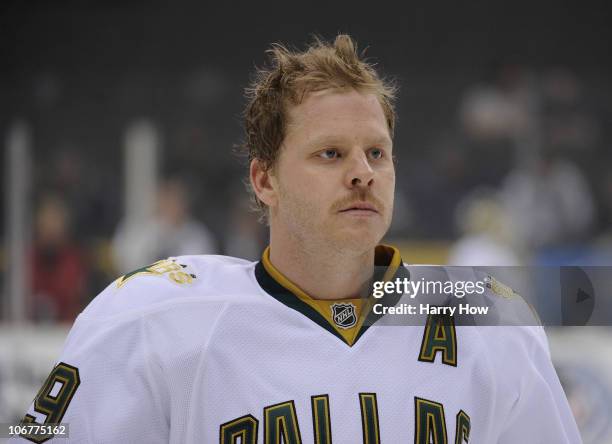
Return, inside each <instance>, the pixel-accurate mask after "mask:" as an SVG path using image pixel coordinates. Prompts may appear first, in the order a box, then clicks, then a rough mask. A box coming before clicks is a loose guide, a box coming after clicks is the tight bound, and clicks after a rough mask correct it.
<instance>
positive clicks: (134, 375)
mask: <svg viewBox="0 0 612 444" xmlns="http://www.w3.org/2000/svg"><path fill="white" fill-rule="evenodd" d="M377 253H380V254H379V256H380V257H384V256H387V259H386V263H387V265H390V266H391V267H390V270H393V267H398V266H399V270H403V269H404V268H403V267H402V266H401V262H400V258H399V254H398V252H397V250H392V249H389V248H388V247H378V250H377ZM364 304H367V302H363V301H361V300H351V301H315V300H313V299H310V298H309V297H308V295H305V294H304V293H303V292H302V291H301V290H300V289H299V288H298V287H297V286H295V285H294V284H292V283H291V282H289V281H288V280H287V279H286V278H284V277H283V276H282V275H281V274H280V273H279V272H278V271H277V270H276V269H275V268H274V266H273V265H272V264H271V263H270V262H269V259H268V256H267V253H265V254H264V257H263V258H262V261H260V262H256V263H252V262H247V261H244V260H240V259H236V258H231V257H223V256H183V257H177V258H172V259H169V260H165V261H159V262H157V263H155V264H153V265H152V266H149V267H145V268H142V269H140V270H136V271H135V272H133V273H130V274H128V275H126V276H123V277H122V278H120V279H118V280H117V281H116V282H114V283H112V284H111V285H110V286H109V287H108V288H106V289H105V290H104V291H103V292H102V293H101V294H100V295H98V296H97V297H96V298H95V299H94V300H93V302H92V303H91V304H90V305H89V306H88V307H87V308H86V309H85V310H84V311H83V313H81V315H80V316H79V317H78V318H77V320H76V322H75V324H74V326H73V328H72V330H71V332H70V334H69V336H68V338H67V340H66V343H65V346H64V349H63V352H62V353H61V357H60V358H59V360H58V362H57V365H56V366H55V368H54V369H53V371H52V373H51V375H50V377H49V379H47V381H46V382H45V384H44V385H43V387H42V388H41V390H40V392H39V393H38V394H37V396H36V399H35V401H34V403H33V405H32V406H30V408H29V411H28V413H27V415H26V419H25V421H26V422H36V423H40V424H43V423H45V422H46V423H66V424H68V425H69V438H67V439H59V438H55V439H51V440H52V441H53V442H58V443H67V442H70V443H81V444H82V443H113V444H116V443H147V444H154V443H177V444H178V443H221V444H236V443H241V444H253V443H265V444H268V443H274V444H279V443H281V442H282V443H285V444H289V443H291V444H294V443H315V444H331V443H332V442H333V443H335V444H341V443H346V444H356V443H364V444H375V443H385V444H399V443H412V442H414V443H416V444H421V443H423V444H425V443H428V444H429V443H438V444H441V443H456V444H459V443H464V442H469V443H470V444H472V443H476V444H492V443H499V444H508V443H543V444H562V443H572V444H574V443H579V442H581V439H580V437H579V435H578V431H577V428H576V424H575V422H574V419H573V417H572V414H571V412H570V410H569V407H568V404H567V400H566V398H565V395H564V393H563V391H562V388H561V386H560V384H559V380H558V378H557V375H556V373H555V371H554V369H553V366H552V364H551V361H550V356H549V352H548V346H547V342H546V338H545V336H544V333H543V330H542V329H541V328H540V327H460V326H457V327H456V328H452V329H451V330H445V329H444V328H443V327H440V328H441V329H440V330H439V332H437V333H435V334H434V335H433V336H431V334H430V333H428V332H427V330H428V328H429V327H431V325H429V324H428V326H427V327H425V326H410V327H406V326H404V327H390V326H377V325H376V323H374V325H371V326H370V324H371V323H372V322H364V317H365V316H366V314H365V307H364ZM347 307H350V309H347ZM374 321H375V319H374ZM430 330H431V329H430ZM438 333H439V334H438ZM430 340H433V341H434V342H432V343H429V342H428V341H430ZM435 341H439V342H435ZM440 341H441V342H440ZM49 438H51V437H50V436H49V437H46V438H44V437H43V438H40V437H39V438H35V437H30V440H33V441H35V442H44V441H48V440H49ZM21 439H22V438H17V439H15V441H16V442H17V441H19V442H21Z"/></svg>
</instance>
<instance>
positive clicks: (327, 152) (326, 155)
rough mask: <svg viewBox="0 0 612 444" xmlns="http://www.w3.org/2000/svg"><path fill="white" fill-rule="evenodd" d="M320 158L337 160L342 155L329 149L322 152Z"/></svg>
mask: <svg viewBox="0 0 612 444" xmlns="http://www.w3.org/2000/svg"><path fill="white" fill-rule="evenodd" d="M319 157H322V158H323V159H336V158H338V157H340V153H339V152H338V150H335V149H328V150H323V151H321V152H320V153H319Z"/></svg>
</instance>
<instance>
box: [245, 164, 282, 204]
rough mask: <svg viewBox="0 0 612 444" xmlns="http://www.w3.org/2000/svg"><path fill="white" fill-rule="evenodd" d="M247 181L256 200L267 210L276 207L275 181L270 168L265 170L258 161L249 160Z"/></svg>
mask: <svg viewBox="0 0 612 444" xmlns="http://www.w3.org/2000/svg"><path fill="white" fill-rule="evenodd" d="M249 179H250V180H251V187H252V188H253V191H254V192H255V195H256V196H257V198H258V199H259V200H260V201H261V202H263V203H264V204H266V206H267V207H268V208H270V207H274V206H276V201H277V188H276V180H275V178H274V177H273V175H272V167H270V168H265V165H264V164H263V162H262V161H261V160H259V159H253V160H251V165H250V167H249Z"/></svg>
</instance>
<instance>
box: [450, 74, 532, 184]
mask: <svg viewBox="0 0 612 444" xmlns="http://www.w3.org/2000/svg"><path fill="white" fill-rule="evenodd" d="M538 102H539V94H538V90H537V84H536V82H535V79H534V75H533V73H531V72H530V70H529V69H527V67H524V66H521V65H516V64H511V63H502V64H497V65H495V66H493V67H492V68H491V72H490V73H489V75H488V76H487V78H485V79H484V80H483V81H482V82H481V83H479V84H476V85H474V86H472V87H471V88H469V89H468V90H467V92H466V93H465V94H464V96H463V98H462V101H461V104H460V107H459V121H460V124H461V129H462V133H463V136H464V138H465V140H464V144H465V148H466V152H465V156H466V157H467V158H468V159H470V163H471V165H472V166H473V168H472V171H471V176H472V178H473V180H474V181H475V182H476V183H477V184H479V185H490V186H499V185H500V183H501V180H502V179H503V177H505V176H506V174H507V173H508V172H509V171H510V169H511V168H512V166H513V165H514V164H515V162H516V161H517V159H520V158H522V157H524V156H525V155H526V154H527V155H529V154H531V153H530V151H531V147H532V146H533V145H534V144H536V143H537V141H538V132H539V127H538V114H537V112H538Z"/></svg>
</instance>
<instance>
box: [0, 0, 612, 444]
mask: <svg viewBox="0 0 612 444" xmlns="http://www.w3.org/2000/svg"><path fill="white" fill-rule="evenodd" d="M402 10H403V11H404V12H401V13H400V12H399V11H397V10H396V9H395V8H392V7H386V6H384V5H382V4H376V5H372V6H371V9H367V10H365V9H360V8H359V7H357V5H356V4H353V5H342V4H335V3H334V4H327V5H325V6H324V7H317V6H316V5H315V4H310V3H309V4H304V5H302V6H300V7H298V6H295V7H291V8H289V6H288V5H287V4H286V3H285V4H277V5H274V4H259V3H258V2H253V3H251V4H249V5H242V6H238V5H237V4H234V3H231V2H226V3H225V4H220V5H215V7H214V8H213V7H211V6H210V5H208V4H206V3H205V2H193V3H190V2H184V3H180V4H177V3H173V4H172V6H170V5H169V4H166V3H162V2H156V1H152V2H147V3H146V4H145V3H143V2H135V1H132V2H129V1H128V2H112V1H110V2H104V3H102V2H92V1H86V2H83V1H81V2H76V1H62V2H53V3H51V2H42V1H31V2H18V1H4V2H2V5H1V6H0V35H1V37H2V38H1V39H0V56H1V58H0V135H1V139H0V140H1V141H2V146H3V155H2V156H0V172H1V173H0V174H1V175H2V180H1V181H0V199H2V201H1V207H0V208H1V210H0V212H1V214H2V217H1V218H0V284H1V286H0V422H3V421H4V422H9V421H13V420H15V419H16V418H18V417H20V416H21V415H22V414H23V412H24V411H25V408H26V406H27V405H28V403H29V402H30V401H31V399H32V398H33V396H34V394H35V392H36V391H37V389H38V386H39V385H40V383H41V382H42V381H43V380H44V378H45V377H46V375H47V374H48V372H49V370H50V368H51V367H52V365H53V362H54V359H55V358H56V357H57V355H58V353H59V350H60V348H61V344H62V342H63V340H64V338H65V335H66V332H67V329H68V328H69V327H70V325H71V323H72V321H73V320H74V318H75V317H76V315H77V314H78V312H79V311H80V310H82V308H83V307H84V306H85V305H86V304H87V303H88V302H89V301H90V300H91V299H92V298H93V297H94V296H95V295H96V294H97V293H99V292H100V291H101V290H102V289H103V288H104V287H105V286H106V285H107V284H108V283H109V282H111V281H112V280H113V279H114V278H116V277H117V276H118V275H120V274H123V273H125V272H128V271H130V270H132V269H135V268H139V267H141V266H143V265H146V264H149V263H151V262H153V261H155V260H157V259H159V258H162V257H167V256H170V255H180V254H199V253H216V254H228V255H233V256H239V257H244V258H248V259H254V260H255V259H257V258H258V257H259V255H260V253H261V251H262V250H263V248H264V247H265V245H266V243H267V230H266V228H265V227H264V226H262V225H260V224H259V223H258V222H257V217H256V215H255V214H253V213H252V212H251V211H250V210H249V208H250V203H249V200H248V196H247V193H246V192H245V188H244V185H243V180H244V179H245V178H246V171H247V170H246V161H245V158H244V157H242V156H240V155H239V154H238V149H237V146H238V145H239V144H240V143H241V142H242V133H241V112H242V109H243V107H244V100H243V96H242V91H243V89H244V87H246V86H247V85H248V83H249V80H250V78H251V77H250V76H251V75H252V73H253V70H254V68H255V67H256V66H261V65H262V64H264V62H265V60H266V59H265V55H264V52H265V50H266V49H267V48H268V47H269V45H270V43H272V42H278V41H281V42H285V43H288V44H290V45H294V46H297V47H303V45H304V43H305V42H307V41H309V40H310V35H312V34H313V33H318V34H320V35H322V36H323V37H326V38H333V37H334V36H335V35H336V34H337V33H338V32H347V33H350V34H351V35H353V36H354V37H355V38H356V39H357V41H358V42H359V44H360V47H361V48H365V47H368V50H367V55H368V56H369V57H370V58H371V59H372V60H374V61H376V62H377V63H378V67H379V69H380V70H381V72H382V73H383V74H384V75H386V76H389V77H391V78H394V79H395V80H396V81H397V83H398V84H399V86H400V95H399V100H398V103H397V111H398V114H399V121H398V125H397V130H396V137H395V141H394V144H395V148H394V149H395V153H396V156H397V160H398V162H397V195H396V214H395V217H394V223H393V226H392V228H391V230H390V232H389V235H388V239H387V241H388V242H389V243H394V244H396V245H398V246H399V247H400V249H401V251H402V256H403V258H404V260H405V261H406V262H412V263H429V264H452V265H569V264H573V265H591V266H592V265H610V264H611V263H612V126H611V123H612V82H611V79H612V55H611V54H612V52H610V49H609V47H610V44H611V43H612V27H611V26H610V23H611V20H610V19H612V17H611V14H609V13H608V11H607V8H606V7H605V5H604V3H603V2H601V3H596V2H589V3H588V4H578V3H577V2H576V3H569V2H566V3H561V2H558V1H557V2H551V1H548V2H531V3H529V4H528V5H521V4H520V3H517V2H515V1H513V2H510V1H497V2H490V1H489V2H485V1H481V0H478V1H474V2H469V4H464V5H459V4H448V5H447V4H444V5H443V4H440V3H436V2H429V3H428V4H427V5H410V6H408V5H405V6H404V7H403V8H402ZM549 334H550V338H551V349H552V352H553V358H554V359H555V363H556V365H557V368H558V371H559V374H560V376H561V379H562V381H563V383H564V386H565V388H566V391H567V393H568V396H569V398H570V401H571V402H572V408H573V409H574V412H575V414H576V418H577V420H578V423H579V425H580V428H581V430H582V433H583V435H584V439H585V442H598V443H602V442H612V437H611V436H612V435H611V429H612V395H611V393H612V380H611V379H610V376H609V375H608V373H609V368H610V364H612V362H611V361H612V345H611V344H612V340H611V339H612V334H611V332H610V329H609V328H605V327H598V328H586V327H582V328H573V329H569V328H561V329H556V330H552V329H551V330H550V331H549Z"/></svg>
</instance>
